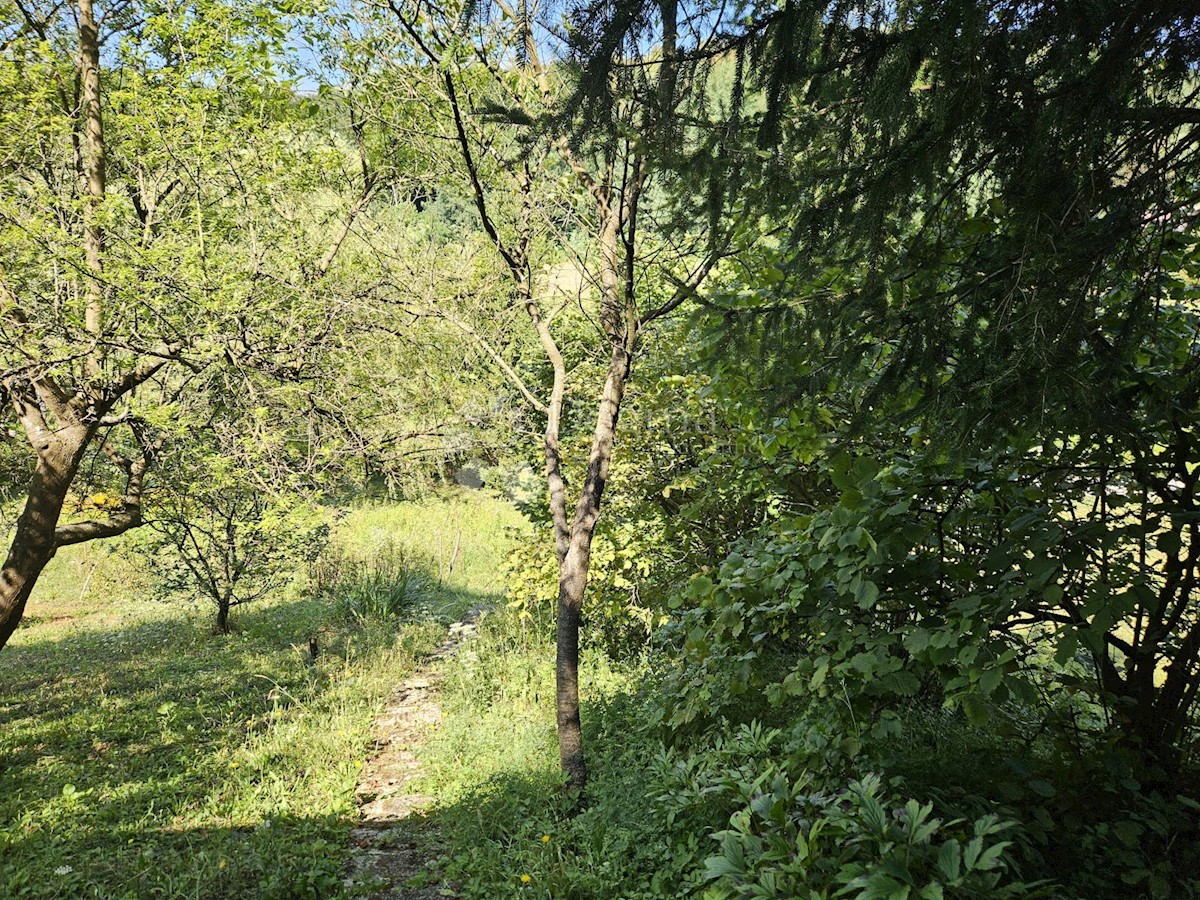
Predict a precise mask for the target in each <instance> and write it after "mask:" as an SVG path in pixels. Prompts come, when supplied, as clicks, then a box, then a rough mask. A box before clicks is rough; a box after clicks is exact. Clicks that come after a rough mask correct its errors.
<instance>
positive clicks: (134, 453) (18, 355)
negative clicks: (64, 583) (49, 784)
mask: <svg viewBox="0 0 1200 900" xmlns="http://www.w3.org/2000/svg"><path fill="white" fill-rule="evenodd" d="M3 10H4V15H3V22H4V23H5V24H4V26H3V27H4V41H5V48H6V49H5V53H4V56H3V59H2V61H0V82H2V83H3V90H2V91H0V96H2V98H3V99H2V100H0V121H2V123H3V126H4V133H3V136H0V179H2V180H3V183H4V189H3V199H0V302H2V303H3V307H2V316H3V323H4V324H3V328H2V330H0V384H2V385H3V399H4V400H5V403H6V406H7V408H8V409H9V410H10V412H11V414H12V415H13V416H14V417H15V419H16V420H17V421H18V422H19V423H20V426H21V429H22V431H23V433H24V435H25V438H26V440H27V442H28V446H29V450H30V452H31V456H32V457H33V460H32V462H33V465H32V474H31V476H30V480H29V483H28V488H27V492H26V500H25V505H24V511H23V512H22V514H21V516H20V518H19V519H18V521H17V525H16V529H15V533H14V537H13V542H12V545H11V548H10V551H9V554H8V557H7V559H6V561H5V563H4V566H3V569H2V570H0V646H3V644H4V643H5V642H7V640H8V638H9V637H10V636H11V635H12V633H13V631H14V629H15V628H16V627H17V625H18V623H19V622H20V619H21V616H22V613H23V611H24V608H25V604H26V602H27V601H28V599H29V596H30V592H31V591H32V590H33V587H34V585H35V583H36V582H37V579H38V576H39V575H40V573H41V571H42V569H43V568H44V567H45V565H46V564H47V563H48V562H49V560H50V559H51V558H52V557H53V556H54V554H55V552H56V551H57V550H58V548H60V547H62V546H66V545H69V544H74V543H80V542H83V541H88V540H93V539H97V538H104V537H109V536H112V535H116V534H119V533H121V532H124V531H126V530H128V529H130V528H134V527H137V526H139V525H140V524H142V522H143V521H144V515H143V513H144V491H145V488H146V478H147V474H148V472H149V470H150V468H151V467H152V465H153V463H154V461H155V458H156V456H157V455H158V454H159V453H160V451H161V450H162V448H163V441H164V439H165V438H166V437H167V436H168V433H169V432H171V431H172V430H173V428H172V422H173V420H176V419H178V418H180V410H182V409H185V408H186V406H187V403H188V399H189V396H190V394H189V389H190V385H191V382H192V380H193V379H195V378H197V377H200V376H201V375H202V373H204V372H206V371H207V370H209V369H211V368H212V367H214V366H219V365H226V364H228V365H231V366H232V367H233V368H234V369H235V370H237V369H246V368H250V367H259V368H260V369H263V370H270V371H273V372H276V373H277V374H281V375H288V374H291V375H293V376H294V375H295V372H296V370H301V371H302V369H303V360H304V358H305V348H306V347H311V345H312V336H313V335H320V334H321V333H323V332H322V328H323V327H327V326H328V323H329V322H331V321H337V320H338V316H337V315H336V314H331V313H330V310H329V307H328V305H327V304H324V303H315V304H314V303H313V302H312V300H313V299H314V298H315V297H317V296H320V295H319V291H318V288H317V283H318V281H319V276H320V275H322V274H323V273H324V271H325V270H326V269H327V268H328V266H329V262H330V260H332V255H333V253H336V252H337V245H336V242H335V245H334V247H333V249H332V251H328V250H327V249H326V247H325V246H324V245H322V246H320V247H317V248H314V247H313V245H312V244H311V243H310V242H309V240H310V237H311V232H306V231H305V230H303V229H296V228H291V229H289V228H287V227H285V225H286V221H281V220H286V219H287V217H288V216H287V209H286V206H287V204H288V202H289V200H291V199H293V198H295V197H296V196H297V193H296V192H295V189H296V188H298V187H300V186H301V184H302V182H303V179H304V178H305V177H306V176H307V173H309V172H310V171H311V167H310V166H309V165H308V163H310V162H312V157H313V155H315V152H316V151H319V150H320V149H321V148H320V146H319V145H318V144H317V143H316V142H313V141H295V140H294V137H295V133H294V130H295V129H296V128H300V127H302V123H303V121H304V114H305V110H304V108H303V107H302V106H300V105H298V104H296V103H295V102H294V97H293V95H292V93H291V91H290V89H289V88H288V87H287V85H286V84H285V82H284V81H283V80H282V79H281V78H280V77H279V75H280V73H279V71H278V68H277V67H276V65H275V62H274V58H273V53H275V52H277V50H278V48H279V47H280V46H281V45H282V42H283V40H284V32H285V29H284V28H283V26H282V22H284V21H285V19H286V15H285V14H284V13H283V12H281V11H280V10H278V9H275V8H273V7H270V6H269V5H263V6H261V7H259V6H255V7H249V8H241V7H233V6H225V5H222V4H219V3H201V4H199V5H194V6H175V7H171V8H169V9H168V8H158V7H155V6H152V5H145V6H144V5H138V4H124V3H117V4H114V5H112V6H103V7H95V6H94V5H93V3H92V0H79V4H78V7H77V8H72V7H69V6H62V5H46V6H39V5H36V4H35V5H29V4H12V5H5V6H4V7H3ZM267 185H270V186H271V187H270V189H267ZM314 261H315V262H314ZM314 273H315V274H314ZM182 418H184V419H186V418H187V417H186V415H185V416H183V417H182ZM85 462H86V463H87V464H86V466H85ZM85 482H86V483H90V484H92V485H93V487H95V486H99V487H103V488H104V489H105V492H106V494H108V495H110V496H113V497H119V498H120V500H119V501H116V502H112V503H108V504H105V505H104V506H103V507H101V508H91V509H88V510H87V511H88V512H93V513H96V515H95V516H94V517H92V518H86V519H82V520H74V516H73V513H74V512H75V510H74V509H73V508H72V507H75V506H80V504H78V503H77V502H76V501H73V500H72V496H73V494H74V496H76V497H77V496H79V495H81V494H84V493H87V491H86V490H82V491H81V490H80V488H84V487H86V485H85ZM80 511H82V507H81V506H80ZM101 513H102V514H101Z"/></svg>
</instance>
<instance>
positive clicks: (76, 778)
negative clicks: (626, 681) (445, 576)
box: [0, 592, 488, 898]
mask: <svg viewBox="0 0 1200 900" xmlns="http://www.w3.org/2000/svg"><path fill="white" fill-rule="evenodd" d="M467 593H469V592H464V595H463V596H461V597H459V600H460V602H462V603H465V604H467V605H473V604H479V603H483V602H487V599H488V598H485V597H475V596H467V595H466V594H467ZM332 617H333V611H332V608H331V606H330V604H328V603H324V602H319V601H316V600H312V599H303V600H297V601H292V602H281V603H277V604H272V605H264V606H262V607H256V608H247V609H246V610H245V611H243V612H242V613H241V614H240V616H239V617H238V619H237V626H238V629H239V630H238V632H237V633H235V634H233V635H231V636H220V635H215V634H213V633H212V628H211V622H210V620H209V618H208V617H207V616H205V617H204V618H203V619H199V620H198V619H197V618H196V617H195V616H189V615H187V614H185V613H183V612H180V613H173V612H172V613H166V614H164V615H163V617H162V618H160V619H157V620H154V621H149V622H142V623H139V624H136V625H132V626H128V627H124V628H115V629H108V630H92V631H76V632H73V633H70V634H68V635H66V636H61V637H53V638H43V639H38V638H37V637H35V635H36V631H35V630H33V629H31V630H30V632H29V633H27V634H26V635H23V636H22V639H21V640H19V641H17V642H14V644H13V645H11V646H10V647H9V648H8V649H6V650H5V651H4V652H3V653H0V896H3V897H21V896H30V897H84V896H100V897H126V896H128V897H214V898H231V897H328V896H334V895H336V894H337V893H338V892H339V891H340V890H341V884H342V878H343V875H344V865H345V859H346V853H347V847H348V833H349V827H350V826H349V824H348V817H349V816H350V814H351V813H352V812H353V809H354V803H353V786H354V781H355V777H356V774H357V766H358V763H357V762H356V760H357V759H361V756H362V754H363V753H364V752H365V746H366V743H367V741H368V740H369V738H370V734H369V727H370V722H371V720H372V718H373V705H372V704H373V703H374V702H375V701H373V700H372V699H371V698H372V696H375V697H378V696H379V695H380V694H381V693H382V694H383V695H386V692H387V691H388V690H389V684H390V683H391V681H392V678H393V675H394V680H395V681H399V680H400V679H402V678H403V677H404V676H405V675H406V674H407V672H408V671H410V670H411V669H412V667H413V666H414V665H415V662H416V660H417V659H418V658H419V657H420V656H421V655H422V654H423V653H426V652H429V651H430V650H432V649H433V648H434V647H436V646H437V643H438V642H439V641H440V639H441V635H442V634H444V631H443V630H442V628H441V626H440V625H438V624H436V623H432V622H412V623H406V624H401V625H398V626H397V625H395V624H393V625H392V626H391V627H386V626H376V627H373V628H362V627H354V626H352V625H350V624H348V623H346V622H344V621H337V620H335V619H333V618H332ZM314 634H316V635H319V640H320V644H321V652H320V655H319V656H318V658H317V660H316V661H315V663H314V662H313V661H312V660H311V658H310V656H309V638H310V637H311V636H313V635H314ZM364 673H366V674H364ZM368 677H369V678H371V679H374V680H373V681H372V682H371V683H370V684H368V683H366V682H365V681H364V679H366V678H368ZM372 691H374V692H375V694H372V693H371V692H372ZM268 823H269V824H268ZM56 873H57V874H56Z"/></svg>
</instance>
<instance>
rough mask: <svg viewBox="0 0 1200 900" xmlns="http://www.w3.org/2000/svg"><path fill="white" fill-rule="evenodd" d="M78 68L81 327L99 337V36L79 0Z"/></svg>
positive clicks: (95, 367) (87, 1)
mask: <svg viewBox="0 0 1200 900" xmlns="http://www.w3.org/2000/svg"><path fill="white" fill-rule="evenodd" d="M79 69H80V74H81V80H82V82H83V117H84V135H85V141H84V147H85V152H84V155H83V164H84V182H85V183H84V190H85V192H86V200H85V202H84V206H83V216H84V230H83V246H84V251H85V257H86V261H87V269H88V280H87V290H86V300H85V311H84V326H85V327H86V328H87V331H88V333H89V334H92V335H95V336H97V337H98V336H99V335H100V333H101V331H102V329H103V327H104V321H103V315H104V290H103V285H102V284H101V279H102V278H103V276H104V263H103V255H104V229H103V228H102V227H101V225H100V209H99V207H100V204H101V203H103V202H104V187H105V185H104V175H105V172H104V165H105V162H104V122H103V119H102V118H101V104H100V35H99V30H98V29H97V27H96V18H95V15H94V14H93V12H92V0H79ZM87 364H88V368H89V370H90V371H89V374H91V375H95V374H96V373H97V372H99V370H100V358H99V355H98V352H97V354H93V355H92V356H89V357H88V360H87Z"/></svg>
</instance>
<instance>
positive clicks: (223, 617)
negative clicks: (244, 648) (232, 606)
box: [217, 597, 229, 634]
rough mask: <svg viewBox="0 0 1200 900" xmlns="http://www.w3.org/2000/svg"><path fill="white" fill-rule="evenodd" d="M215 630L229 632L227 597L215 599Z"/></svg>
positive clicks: (223, 632) (222, 632)
mask: <svg viewBox="0 0 1200 900" xmlns="http://www.w3.org/2000/svg"><path fill="white" fill-rule="evenodd" d="M217 631H219V632H220V633H221V634H229V598H228V597H222V598H221V599H220V600H218V601H217Z"/></svg>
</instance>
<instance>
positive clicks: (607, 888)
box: [421, 609, 663, 900]
mask: <svg viewBox="0 0 1200 900" xmlns="http://www.w3.org/2000/svg"><path fill="white" fill-rule="evenodd" d="M639 675H640V671H639V669H638V668H637V667H635V666H631V667H625V666H622V665H619V664H617V663H614V662H613V661H611V660H610V659H609V658H608V657H607V656H605V655H604V654H603V653H602V652H601V651H599V650H597V649H591V650H585V652H584V656H583V659H582V660H581V664H580V677H581V689H582V690H581V693H582V697H583V703H584V730H585V740H586V741H587V749H588V761H589V766H590V767H591V779H590V782H589V799H588V805H587V808H586V809H585V811H584V812H583V813H582V814H575V810H574V809H573V807H574V799H573V798H572V797H570V796H568V795H566V794H565V793H564V791H563V790H562V787H563V779H562V775H561V772H560V769H559V761H558V748H557V742H556V737H555V724H554V716H555V714H554V647H553V644H552V642H551V641H550V639H549V635H548V634H547V633H545V632H544V631H537V630H534V629H532V628H530V627H529V623H527V622H525V621H523V620H522V619H521V618H520V617H519V616H518V615H517V614H516V613H515V612H514V611H512V610H508V609H503V610H497V611H496V612H494V613H492V614H489V615H488V616H487V617H485V618H484V620H483V622H482V623H481V628H480V633H479V635H478V637H477V638H476V639H475V640H474V641H472V642H471V643H469V644H467V645H465V646H464V647H463V648H462V649H461V650H460V651H459V654H458V655H457V656H456V657H455V658H454V659H453V660H450V661H448V662H447V663H446V665H445V667H444V671H443V681H442V697H441V704H442V711H443V716H444V718H443V721H442V725H441V727H440V728H439V729H438V731H437V732H436V733H435V734H434V735H433V736H432V738H431V740H430V742H429V744H428V745H427V746H426V747H425V748H423V750H422V752H421V759H422V763H423V765H424V767H425V771H426V773H427V774H426V784H425V785H423V786H422V788H421V790H422V792H423V793H428V794H432V795H435V796H437V797H438V798H439V801H440V807H439V809H438V811H437V812H436V813H435V815H434V819H435V823H436V826H437V828H436V830H437V833H438V834H439V835H440V839H441V841H442V844H441V846H440V847H439V848H437V851H436V852H440V854H441V858H440V862H441V869H442V872H443V874H444V875H445V877H446V879H447V881H448V882H449V883H451V884H453V885H454V887H455V889H456V891H457V893H458V895H459V896H462V897H471V898H480V900H482V898H494V897H543V898H574V897H579V898H587V897H637V896H642V895H643V887H642V882H643V881H644V880H645V879H646V877H648V876H646V871H647V868H648V866H647V864H646V859H645V855H646V852H649V853H650V854H651V855H652V857H653V858H654V859H655V861H656V862H657V859H658V857H656V856H653V854H655V853H658V852H659V850H660V849H661V848H658V847H655V846H653V845H651V846H649V847H645V846H640V844H641V842H642V841H643V839H644V838H646V836H647V835H651V834H653V835H658V834H659V833H660V832H661V831H662V828H663V823H662V822H661V821H652V820H653V818H654V813H653V810H652V809H651V805H650V804H649V803H648V802H647V800H648V797H647V791H648V790H650V789H651V766H650V765H649V762H650V761H649V760H648V759H647V758H646V754H647V753H648V752H651V751H652V749H653V748H654V747H655V746H656V742H655V741H654V740H653V739H652V738H651V739H648V736H647V735H646V734H645V733H644V729H642V728H641V726H642V725H643V724H644V723H642V722H638V721H637V720H636V718H637V713H636V711H637V710H639V709H640V708H641V707H640V706H639V705H638V704H637V702H636V701H634V700H632V699H631V698H630V692H631V691H632V689H633V688H634V686H635V685H636V683H637V681H638V678H639ZM654 864H655V863H651V866H652V865H654ZM656 896H662V894H661V893H659V894H657V895H656Z"/></svg>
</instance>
